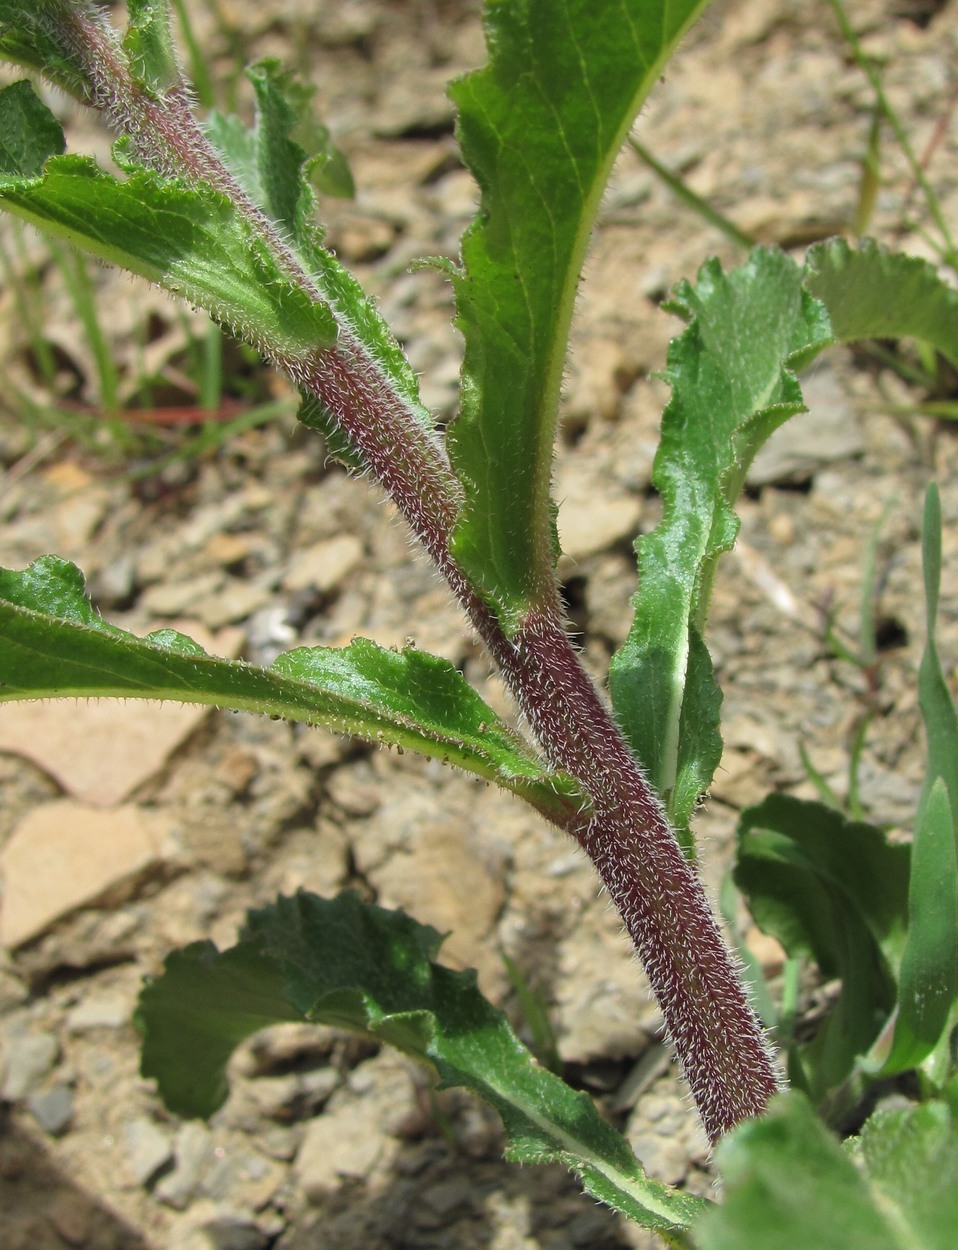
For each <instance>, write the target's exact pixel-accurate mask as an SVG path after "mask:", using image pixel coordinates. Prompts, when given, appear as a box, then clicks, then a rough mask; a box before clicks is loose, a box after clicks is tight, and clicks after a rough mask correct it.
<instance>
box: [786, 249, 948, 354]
mask: <svg viewBox="0 0 958 1250" xmlns="http://www.w3.org/2000/svg"><path fill="white" fill-rule="evenodd" d="M807 269H808V277H807V278H806V281H805V286H806V288H807V289H808V290H809V291H810V292H811V293H812V295H814V296H815V297H816V299H820V300H821V301H822V303H823V304H824V305H825V307H826V308H827V309H828V315H829V318H830V319H831V323H832V330H833V332H834V335H835V338H836V339H837V340H839V341H840V342H843V343H848V342H851V341H853V340H855V339H887V338H904V337H906V336H911V337H913V338H917V339H922V340H923V341H924V342H926V343H930V344H931V346H932V347H935V348H937V349H938V351H940V352H941V354H942V355H943V356H947V357H948V359H949V360H950V361H951V363H952V364H953V365H954V366H955V367H956V368H958V290H956V289H955V288H954V287H951V286H948V284H947V283H945V282H943V281H942V279H941V278H940V277H939V276H938V274H937V273H936V272H935V269H934V267H933V266H932V265H930V264H929V263H928V261H927V260H922V259H921V258H920V257H918V256H905V255H903V254H902V253H900V252H889V251H888V250H887V249H886V248H883V247H881V246H880V245H879V244H878V243H876V242H875V241H874V240H873V239H862V240H861V242H860V243H859V245H858V247H857V249H855V248H852V247H851V245H850V244H849V243H848V242H847V240H845V239H830V240H829V241H828V242H827V243H817V244H816V245H815V246H814V247H813V248H811V249H810V251H809V253H808V258H807Z"/></svg>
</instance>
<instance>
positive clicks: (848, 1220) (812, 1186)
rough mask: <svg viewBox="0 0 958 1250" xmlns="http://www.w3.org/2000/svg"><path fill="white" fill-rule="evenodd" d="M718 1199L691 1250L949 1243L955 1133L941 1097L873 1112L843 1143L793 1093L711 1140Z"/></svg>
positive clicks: (883, 1249) (941, 1249) (940, 1246)
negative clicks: (719, 1181) (719, 1180)
mask: <svg viewBox="0 0 958 1250" xmlns="http://www.w3.org/2000/svg"><path fill="white" fill-rule="evenodd" d="M716 1162H717V1165H718V1168H719V1170H720V1171H721V1173H722V1176H723V1178H724V1193H725V1198H724V1201H723V1203H722V1205H721V1206H720V1207H710V1208H708V1209H707V1211H705V1212H704V1213H703V1215H702V1217H701V1219H700V1220H699V1221H698V1223H696V1225H695V1226H694V1229H693V1237H694V1240H695V1244H696V1246H698V1247H699V1250H799V1248H804V1247H806V1246H808V1247H811V1246H814V1247H815V1250H851V1248H852V1247H863V1248H864V1247H867V1248H868V1250H951V1248H952V1247H953V1246H954V1242H955V1229H956V1228H958V1132H956V1125H955V1118H954V1112H953V1111H952V1109H951V1108H950V1107H949V1106H948V1104H947V1103H945V1102H928V1103H923V1104H920V1105H918V1106H913V1107H909V1108H907V1109H904V1110H890V1109H889V1110H880V1111H878V1112H876V1113H875V1115H873V1116H872V1117H871V1119H870V1120H868V1121H867V1122H866V1124H865V1126H864V1128H863V1130H862V1135H861V1138H860V1139H858V1140H857V1141H856V1142H854V1143H853V1144H852V1148H851V1150H843V1149H842V1147H841V1146H840V1145H839V1143H838V1142H837V1141H836V1140H835V1138H834V1137H832V1136H831V1134H829V1133H828V1132H827V1131H826V1129H825V1128H824V1127H823V1126H822V1124H821V1123H820V1122H819V1121H818V1120H817V1119H816V1118H815V1115H814V1113H813V1111H812V1109H811V1107H810V1106H809V1105H808V1103H807V1101H806V1100H805V1099H804V1098H803V1097H802V1096H801V1095H800V1094H798V1093H796V1092H794V1091H793V1092H792V1093H790V1094H786V1095H781V1096H780V1097H778V1098H776V1099H775V1100H774V1101H773V1102H772V1104H771V1106H770V1108H769V1113H768V1115H766V1116H764V1117H763V1118H762V1119H761V1120H751V1121H748V1122H747V1123H745V1124H742V1125H740V1126H739V1128H737V1129H735V1130H734V1131H733V1132H732V1133H730V1134H729V1136H728V1137H727V1138H725V1139H724V1140H723V1141H722V1142H721V1143H720V1144H719V1146H718V1149H717V1151H716Z"/></svg>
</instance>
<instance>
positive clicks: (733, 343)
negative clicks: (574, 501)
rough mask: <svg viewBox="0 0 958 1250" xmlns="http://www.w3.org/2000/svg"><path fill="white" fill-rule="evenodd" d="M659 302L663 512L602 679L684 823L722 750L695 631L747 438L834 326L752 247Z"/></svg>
mask: <svg viewBox="0 0 958 1250" xmlns="http://www.w3.org/2000/svg"><path fill="white" fill-rule="evenodd" d="M670 307H671V309H672V310H673V311H675V312H677V313H678V314H679V315H680V316H682V317H683V318H684V319H685V320H686V321H687V322H689V328H688V329H687V330H686V331H685V333H684V334H682V335H681V337H680V338H677V339H675V340H673V342H672V344H671V345H670V347H669V355H668V368H667V371H666V374H665V378H666V380H667V381H668V382H669V383H670V384H671V386H672V397H671V399H670V401H669V403H668V406H667V407H666V409H665V412H664V414H663V417H662V434H661V441H660V444H659V450H658V452H657V454H656V457H655V463H654V465H653V470H652V481H653V484H654V486H655V488H656V489H657V490H658V492H659V493H660V495H661V496H662V503H663V517H662V521H661V522H660V524H659V525H658V526H657V528H656V529H655V530H654V531H653V532H652V533H651V534H648V535H646V536H645V537H643V538H640V539H639V541H638V542H637V544H636V551H637V553H638V564H639V589H638V592H637V593H636V595H635V596H634V598H633V600H632V602H633V605H634V607H635V618H634V621H633V624H632V627H631V630H630V631H629V637H628V639H627V641H626V642H625V644H624V645H623V647H622V648H621V649H620V650H619V651H618V652H617V654H616V655H615V656H614V657H613V660H612V666H611V671H610V689H611V693H612V701H613V704H614V706H615V710H616V715H617V718H618V720H619V723H620V724H621V725H622V726H623V728H624V729H625V731H626V733H627V735H628V737H629V741H630V742H631V744H632V748H633V750H634V751H635V753H636V755H637V756H638V758H639V759H640V760H641V761H642V763H643V764H644V765H645V767H646V769H647V770H648V773H649V777H650V780H651V781H652V783H653V785H655V787H656V789H657V790H658V791H659V793H660V794H662V795H663V796H664V797H665V799H666V803H667V807H668V810H669V814H670V816H671V817H672V819H673V821H674V822H675V823H676V825H677V826H679V827H685V826H687V823H688V820H689V817H690V815H691V813H692V811H693V809H694V806H695V803H696V801H697V799H698V797H699V795H701V794H702V793H703V792H704V791H705V790H707V788H708V786H709V784H710V782H711V780H712V775H713V773H714V771H715V769H716V767H717V766H718V762H719V759H720V758H721V753H722V742H721V738H720V736H719V732H718V720H719V708H720V705H721V695H720V693H719V691H718V688H717V686H716V684H715V680H714V677H713V675H712V667H711V661H710V659H709V656H708V652H707V651H706V649H705V645H704V643H703V641H702V631H703V628H704V624H705V618H706V613H707V609H708V602H709V596H710V592H711V586H712V579H713V577H714V572H715V566H716V563H717V561H718V559H719V556H720V555H721V554H722V553H723V552H725V551H728V550H729V548H730V547H731V546H732V544H733V542H734V541H735V536H736V533H737V531H738V521H737V519H736V517H735V516H734V514H733V512H732V506H733V504H734V503H735V501H736V499H737V497H738V495H739V492H740V491H741V488H742V485H743V483H744V480H745V474H746V471H747V469H748V466H749V464H750V463H751V461H752V459H753V457H754V455H755V453H756V451H757V450H758V448H759V447H760V446H761V444H762V443H763V442H764V441H765V439H767V438H768V436H769V435H770V434H771V433H772V431H773V430H775V429H776V428H777V427H778V426H779V425H781V424H782V423H783V422H784V421H785V420H787V419H788V418H789V417H790V416H792V415H794V414H795V413H796V412H800V411H803V408H804V405H803V403H802V396H801V391H800V389H799V386H798V382H797V381H796V379H795V377H794V374H793V373H792V372H791V371H792V370H793V369H795V368H798V367H799V366H801V365H802V364H805V363H807V361H808V360H809V359H811V358H812V356H814V355H815V354H816V353H817V352H818V351H819V350H820V349H821V347H823V346H825V345H826V344H827V343H828V342H829V341H830V339H831V333H830V327H829V324H828V320H827V318H826V316H825V314H824V310H823V309H822V308H821V307H820V305H817V304H816V303H815V301H814V300H812V299H811V298H810V297H809V295H808V294H807V293H806V292H805V291H803V290H802V273H801V270H800V269H799V268H798V266H797V265H796V264H795V263H794V262H793V261H792V260H790V259H789V258H788V257H787V256H785V255H784V253H782V252H778V251H774V250H766V249H762V248H756V249H755V250H754V251H753V252H752V253H751V254H750V256H749V260H748V262H747V263H746V264H745V265H742V266H741V267H739V268H738V269H734V270H732V271H731V272H730V273H727V274H726V273H723V272H722V269H721V266H720V265H719V263H718V262H717V261H714V260H712V261H708V262H707V263H706V264H705V265H703V267H702V269H701V270H700V272H699V275H698V281H697V283H696V285H695V286H694V287H693V286H690V285H689V284H688V283H681V284H680V285H679V286H678V288H677V289H676V292H675V295H674V298H673V301H672V303H671V305H670Z"/></svg>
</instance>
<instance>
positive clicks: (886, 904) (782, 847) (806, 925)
mask: <svg viewBox="0 0 958 1250" xmlns="http://www.w3.org/2000/svg"><path fill="white" fill-rule="evenodd" d="M908 865H909V848H908V847H907V846H903V845H891V844H889V842H888V841H887V840H886V838H885V835H884V834H883V833H882V831H881V830H880V829H876V828H875V827H874V826H872V825H866V824H862V823H860V822H851V821H846V820H845V819H844V817H843V816H842V815H841V814H840V813H839V812H836V811H835V810H834V809H833V808H830V807H826V806H825V805H824V804H822V803H815V802H805V801H802V800H800V799H795V798H792V797H791V796H789V795H782V794H778V795H770V796H769V798H767V799H766V800H765V801H764V802H763V803H760V804H759V805H758V806H757V807H751V808H749V809H748V810H747V811H746V812H743V814H742V819H741V821H740V822H739V829H738V848H737V858H736V864H735V870H734V877H735V883H736V885H737V886H738V887H739V889H740V890H741V891H742V893H743V894H744V895H745V897H746V899H747V901H748V907H749V911H750V912H751V913H752V916H753V917H754V919H755V922H756V924H757V925H758V926H759V928H761V929H762V930H763V931H764V932H766V933H770V934H771V935H772V936H773V937H775V938H777V939H778V941H779V942H781V944H782V946H783V947H784V948H785V950H786V951H787V953H788V954H789V955H790V956H792V957H796V956H808V957H810V958H812V959H814V960H815V962H816V963H817V964H818V967H819V968H820V970H821V973H822V976H823V977H824V978H825V979H826V980H829V979H832V978H834V977H839V978H841V981H842V992H841V996H840V997H839V999H838V1001H837V1003H836V1004H835V1005H834V1007H832V1008H831V1010H830V1012H829V1015H828V1017H827V1018H826V1020H825V1021H824V1022H823V1023H822V1025H821V1026H820V1027H819V1030H818V1032H817V1034H816V1036H815V1038H814V1040H813V1041H812V1042H811V1043H809V1044H808V1045H807V1046H805V1047H803V1049H802V1052H801V1054H802V1062H803V1065H804V1067H805V1069H806V1077H807V1081H808V1087H809V1090H810V1092H811V1094H812V1096H813V1097H815V1098H816V1099H818V1098H823V1097H825V1096H826V1095H827V1094H828V1093H829V1092H830V1091H831V1090H833V1089H835V1088H836V1087H837V1086H838V1085H839V1084H840V1083H841V1082H842V1081H844V1080H845V1078H846V1077H847V1076H848V1075H849V1073H850V1072H851V1070H852V1067H853V1065H854V1063H855V1061H856V1059H857V1057H858V1056H859V1055H863V1054H865V1053H866V1051H868V1049H869V1047H870V1046H871V1045H872V1043H873V1042H874V1041H875V1039H876V1038H877V1036H878V1033H879V1031H880V1030H881V1027H882V1025H883V1024H884V1022H885V1020H886V1019H887V1016H888V1013H889V1012H890V1011H891V1009H892V1007H893V1005H894V1002H895V976H894V974H895V971H896V968H897V962H898V959H899V958H900V954H901V948H902V944H903V939H904V930H905V915H906V908H907V897H908Z"/></svg>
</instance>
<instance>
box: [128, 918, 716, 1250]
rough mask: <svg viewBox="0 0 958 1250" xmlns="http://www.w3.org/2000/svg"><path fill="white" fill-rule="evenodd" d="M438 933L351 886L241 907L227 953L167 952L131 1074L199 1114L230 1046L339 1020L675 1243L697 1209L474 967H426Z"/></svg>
mask: <svg viewBox="0 0 958 1250" xmlns="http://www.w3.org/2000/svg"><path fill="white" fill-rule="evenodd" d="M441 941H442V938H441V936H440V934H438V933H437V932H436V931H435V930H434V929H431V928H429V927H428V926H426V925H421V924H418V923H417V922H416V921H414V920H412V919H411V918H410V917H408V916H405V915H403V913H402V912H390V911H385V910H383V909H382V908H380V907H375V906H373V905H372V904H369V903H363V902H362V901H361V900H360V899H359V898H358V896H357V895H355V894H350V893H346V894H341V895H339V896H338V897H337V898H336V899H333V900H326V899H321V898H317V897H316V896H315V895H310V894H304V893H300V894H298V895H296V896H295V897H294V898H281V899H279V900H278V901H277V902H276V903H275V904H274V905H273V906H270V907H266V908H264V909H263V910H261V911H255V912H251V913H250V915H249V916H248V918H247V923H246V927H245V929H244V931H243V933H242V935H241V939H240V941H239V943H238V944H237V945H236V946H234V947H232V948H231V949H230V950H228V951H224V952H223V953H222V954H220V953H219V952H218V951H217V950H216V948H215V947H214V946H213V945H212V943H209V942H199V943H195V944H194V945H193V946H189V947H187V948H186V949H185V950H183V951H180V952H177V953H175V954H173V955H171V956H169V958H168V959H167V961H166V969H165V971H164V973H163V974H162V976H161V977H160V978H159V979H158V980H156V981H154V982H153V983H152V984H150V985H147V986H146V988H145V989H144V990H143V992H142V994H141V997H140V1007H139V1012H138V1020H139V1023H140V1026H141V1028H142V1029H143V1031H144V1033H145V1035H146V1037H145V1042H144V1047H143V1063H142V1071H143V1074H144V1075H145V1076H153V1077H156V1078H157V1080H158V1082H159V1087H160V1093H161V1094H162V1096H163V1098H164V1101H165V1102H166V1103H167V1105H168V1106H169V1107H170V1108H171V1109H173V1110H175V1111H177V1112H178V1113H179V1114H182V1115H193V1116H196V1115H202V1116H208V1115H210V1114H212V1112H213V1111H215V1110H216V1108H217V1107H218V1106H220V1105H221V1104H222V1102H223V1101H224V1099H225V1098H226V1095H227V1092H228V1086H227V1078H226V1071H225V1069H226V1063H227V1060H228V1059H229V1056H230V1054H231V1053H232V1051H233V1049H234V1048H235V1047H236V1045H237V1044H238V1043H239V1042H240V1041H241V1040H242V1039H243V1038H244V1037H248V1036H250V1035H251V1034H252V1033H253V1032H255V1031H256V1030H258V1029H260V1028H263V1027H264V1025H265V1024H267V1023H275V1022H280V1021H284V1020H290V1019H300V1020H308V1021H311V1022H314V1023H317V1024H326V1025H333V1026H335V1027H337V1028H345V1029H349V1030H352V1031H353V1032H357V1033H360V1034H362V1035H364V1036H367V1037H369V1038H371V1039H373V1040H376V1041H384V1042H389V1043H390V1044H391V1045H393V1046H396V1047H398V1049H399V1050H401V1051H403V1052H404V1053H405V1054H407V1055H410V1056H412V1057H413V1058H415V1059H417V1060H420V1061H421V1062H424V1063H427V1064H429V1065H431V1066H432V1067H433V1068H434V1069H435V1070H436V1072H437V1073H438V1075H439V1077H440V1079H441V1082H442V1084H443V1085H444V1086H455V1085H464V1086H466V1087H467V1088H469V1089H471V1090H473V1091H475V1092H476V1093H477V1094H479V1095H480V1096H481V1097H482V1098H484V1099H485V1100H486V1101H487V1102H489V1103H491V1104H492V1106H494V1107H495V1108H496V1110H497V1111H498V1112H499V1114H500V1115H501V1116H502V1119H503V1122H504V1124H505V1127H506V1131H507V1133H508V1136H509V1147H508V1152H507V1153H508V1155H509V1157H510V1158H512V1159H514V1160H516V1161H518V1162H522V1163H546V1162H551V1161H559V1162H561V1163H564V1164H565V1165H566V1166H567V1167H570V1168H573V1169H574V1170H575V1171H576V1172H577V1173H578V1174H579V1176H580V1177H581V1178H582V1181H583V1183H584V1184H585V1186H586V1188H587V1189H588V1190H589V1192H590V1193H592V1194H594V1195H595V1196H596V1197H597V1198H600V1199H601V1200H602V1201H603V1202H606V1203H608V1204H609V1205H610V1206H612V1207H614V1208H615V1209H616V1210H619V1211H622V1212H624V1213H625V1214H626V1215H628V1216H630V1218H632V1219H634V1220H637V1221H638V1222H639V1223H641V1224H643V1225H645V1226H646V1227H648V1228H656V1229H659V1230H661V1231H662V1233H663V1235H665V1236H666V1238H667V1239H668V1240H671V1241H673V1243H674V1244H679V1245H684V1244H687V1243H686V1242H685V1241H684V1240H683V1237H682V1234H683V1229H684V1228H685V1227H686V1226H687V1225H688V1224H689V1223H690V1222H691V1220H692V1219H693V1218H694V1217H695V1216H696V1215H698V1214H699V1213H700V1212H701V1211H702V1210H703V1208H704V1207H705V1206H706V1204H705V1203H704V1202H703V1201H702V1200H701V1199H698V1198H692V1197H689V1196H688V1195H685V1194H681V1193H679V1192H678V1191H676V1190H672V1189H669V1188H668V1187H667V1186H665V1185H662V1184H660V1183H659V1182H657V1181H653V1180H651V1179H650V1178H649V1177H647V1176H646V1175H645V1173H644V1172H643V1170H642V1168H641V1167H640V1166H639V1164H638V1163H637V1162H636V1160H635V1158H634V1156H633V1155H632V1152H631V1151H630V1149H629V1147H628V1144H627V1143H626V1141H625V1140H624V1139H623V1138H622V1137H621V1136H620V1135H619V1134H618V1133H617V1132H616V1131H615V1130H614V1129H613V1128H611V1127H610V1126H609V1125H608V1124H606V1123H605V1121H604V1120H603V1119H602V1118H601V1116H599V1114H598V1113H597V1111H596V1109H595V1107H594V1105H593V1104H592V1102H591V1100H590V1099H589V1098H588V1097H587V1095H585V1094H584V1093H581V1092H578V1091H575V1090H573V1089H571V1088H570V1087H569V1086H568V1085H566V1084H565V1082H564V1081H562V1080H560V1079H559V1078H558V1077H557V1076H555V1075H553V1073H551V1072H548V1071H546V1070H545V1069H544V1068H541V1067H540V1066H539V1064H538V1063H537V1062H536V1060H535V1059H534V1058H533V1057H532V1055H531V1054H530V1053H529V1051H528V1050H527V1049H526V1048H525V1047H524V1046H523V1045H522V1043H521V1042H520V1041H519V1039H518V1038H517V1037H516V1035H515V1033H514V1032H513V1031H512V1028H511V1027H510V1025H509V1023H508V1021H507V1020H506V1017H505V1016H504V1015H503V1013H502V1012H501V1011H499V1010H497V1009H496V1008H494V1007H493V1006H492V1005H491V1004H490V1003H489V1002H488V1001H487V999H485V998H484V997H483V996H482V994H481V993H480V992H479V989H478V987H477V985H476V975H475V973H474V972H454V971H453V970H451V969H449V968H446V967H443V966H442V965H441V964H439V963H436V962H435V956H436V954H437V952H438V949H439V945H440V943H441ZM271 1012H272V1013H275V1014H273V1018H272V1020H270V1019H268V1017H269V1015H270V1013H271Z"/></svg>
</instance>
